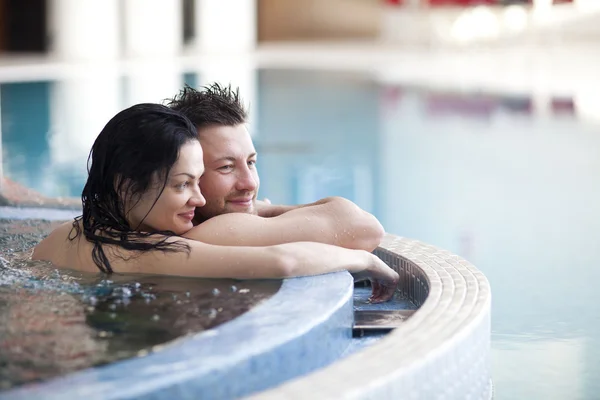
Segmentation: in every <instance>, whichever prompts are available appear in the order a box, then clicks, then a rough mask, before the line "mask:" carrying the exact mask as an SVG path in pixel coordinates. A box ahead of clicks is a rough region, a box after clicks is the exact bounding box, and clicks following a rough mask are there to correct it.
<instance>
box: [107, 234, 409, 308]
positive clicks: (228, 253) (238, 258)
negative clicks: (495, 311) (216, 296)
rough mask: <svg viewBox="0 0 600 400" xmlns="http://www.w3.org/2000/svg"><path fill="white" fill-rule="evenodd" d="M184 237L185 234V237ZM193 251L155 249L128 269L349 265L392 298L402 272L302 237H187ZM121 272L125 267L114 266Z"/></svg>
mask: <svg viewBox="0 0 600 400" xmlns="http://www.w3.org/2000/svg"><path fill="white" fill-rule="evenodd" d="M180 240H181V239H180ZM187 243H188V244H189V245H190V248H191V251H190V253H189V256H188V254H186V253H184V252H179V253H161V252H158V251H153V252H150V253H146V254H144V255H143V256H142V257H140V258H138V259H137V261H136V262H135V263H133V264H132V263H131V262H130V261H131V260H129V261H128V263H127V264H128V265H129V267H127V264H124V265H123V267H125V268H126V269H129V268H133V269H134V270H130V271H128V272H142V273H151V274H168V275H180V276H190V277H203V278H238V279H276V278H290V277H297V276H307V275H318V274H324V273H329V272H335V271H343V270H347V271H349V272H350V273H352V274H355V275H357V276H359V277H363V278H368V279H371V281H372V282H373V283H374V284H373V296H372V299H371V300H372V301H373V302H381V301H387V300H389V299H390V298H391V297H392V295H393V294H394V290H395V289H396V286H397V283H398V279H399V277H398V274H397V273H396V272H395V271H394V270H392V269H391V268H390V267H388V266H387V265H386V264H385V263H384V262H383V261H381V260H380V259H379V258H378V257H376V256H375V255H373V254H371V253H369V252H366V251H363V250H350V249H344V248H340V247H336V246H331V245H327V244H322V243H312V242H297V243H285V244H281V245H276V246H268V247H237V246H231V247H229V246H228V247H225V246H215V245H210V244H206V243H201V242H196V241H193V240H188V241H187ZM115 270H119V271H120V272H127V271H123V269H121V268H119V269H117V268H115Z"/></svg>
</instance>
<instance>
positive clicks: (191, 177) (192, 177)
mask: <svg viewBox="0 0 600 400" xmlns="http://www.w3.org/2000/svg"><path fill="white" fill-rule="evenodd" d="M180 175H187V176H188V177H189V178H190V179H194V178H196V177H195V176H194V175H193V174H190V173H189V172H181V173H179V174H174V175H172V176H171V177H172V178H175V177H176V176H180Z"/></svg>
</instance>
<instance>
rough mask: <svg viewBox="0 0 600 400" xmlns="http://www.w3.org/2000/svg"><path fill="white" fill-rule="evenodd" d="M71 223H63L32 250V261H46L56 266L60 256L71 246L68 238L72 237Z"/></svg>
mask: <svg viewBox="0 0 600 400" xmlns="http://www.w3.org/2000/svg"><path fill="white" fill-rule="evenodd" d="M72 230H73V221H68V222H65V223H64V224H61V225H60V226H58V228H56V229H54V230H53V231H52V232H50V234H49V235H48V236H46V237H45V238H44V239H43V240H42V241H41V242H40V243H39V244H38V245H37V246H35V248H34V249H33V255H32V259H34V260H46V261H50V262H52V263H54V264H57V262H56V261H57V259H58V258H61V257H60V255H61V254H65V253H66V250H67V248H68V247H70V246H71V243H70V240H69V237H70V236H71V235H72V234H71V231H72ZM73 234H74V233H73Z"/></svg>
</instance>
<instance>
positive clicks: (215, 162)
mask: <svg viewBox="0 0 600 400" xmlns="http://www.w3.org/2000/svg"><path fill="white" fill-rule="evenodd" d="M198 134H199V135H200V143H201V144H202V150H203V152H204V166H205V172H204V175H202V178H200V189H201V190H202V194H203V195H204V197H205V198H206V205H205V206H204V207H200V208H197V209H196V218H197V219H198V220H199V221H205V220H207V219H208V218H211V217H214V216H216V215H220V214H225V213H232V212H244V213H250V214H255V213H256V206H255V201H256V196H257V194H258V187H259V185H260V181H259V178H258V171H257V170H256V150H255V149H254V144H253V143H252V139H251V138H250V134H249V133H248V130H247V129H246V127H245V125H244V124H240V125H235V126H223V125H214V126H209V127H205V128H201V129H199V130H198Z"/></svg>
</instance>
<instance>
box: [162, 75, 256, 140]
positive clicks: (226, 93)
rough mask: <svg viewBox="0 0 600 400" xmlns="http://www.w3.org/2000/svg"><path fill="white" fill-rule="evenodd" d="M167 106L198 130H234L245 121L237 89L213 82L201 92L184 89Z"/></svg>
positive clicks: (167, 102)
mask: <svg viewBox="0 0 600 400" xmlns="http://www.w3.org/2000/svg"><path fill="white" fill-rule="evenodd" d="M166 104H167V105H168V106H169V107H170V108H171V109H173V110H177V111H179V112H181V113H182V114H184V115H185V116H186V117H188V118H189V119H190V120H191V121H192V122H193V123H194V125H196V128H198V129H200V128H203V127H206V126H211V125H223V126H234V125H239V124H243V123H246V120H247V119H248V114H247V112H246V110H245V109H244V105H243V104H242V99H241V98H240V93H239V88H236V89H233V88H232V87H231V86H230V85H229V86H222V85H220V84H219V83H216V82H215V83H212V84H210V85H207V86H204V87H202V88H200V90H196V89H194V88H192V87H190V86H187V85H186V86H185V87H184V88H183V89H182V90H181V92H179V94H178V95H176V96H175V97H173V98H172V99H168V100H166Z"/></svg>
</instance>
